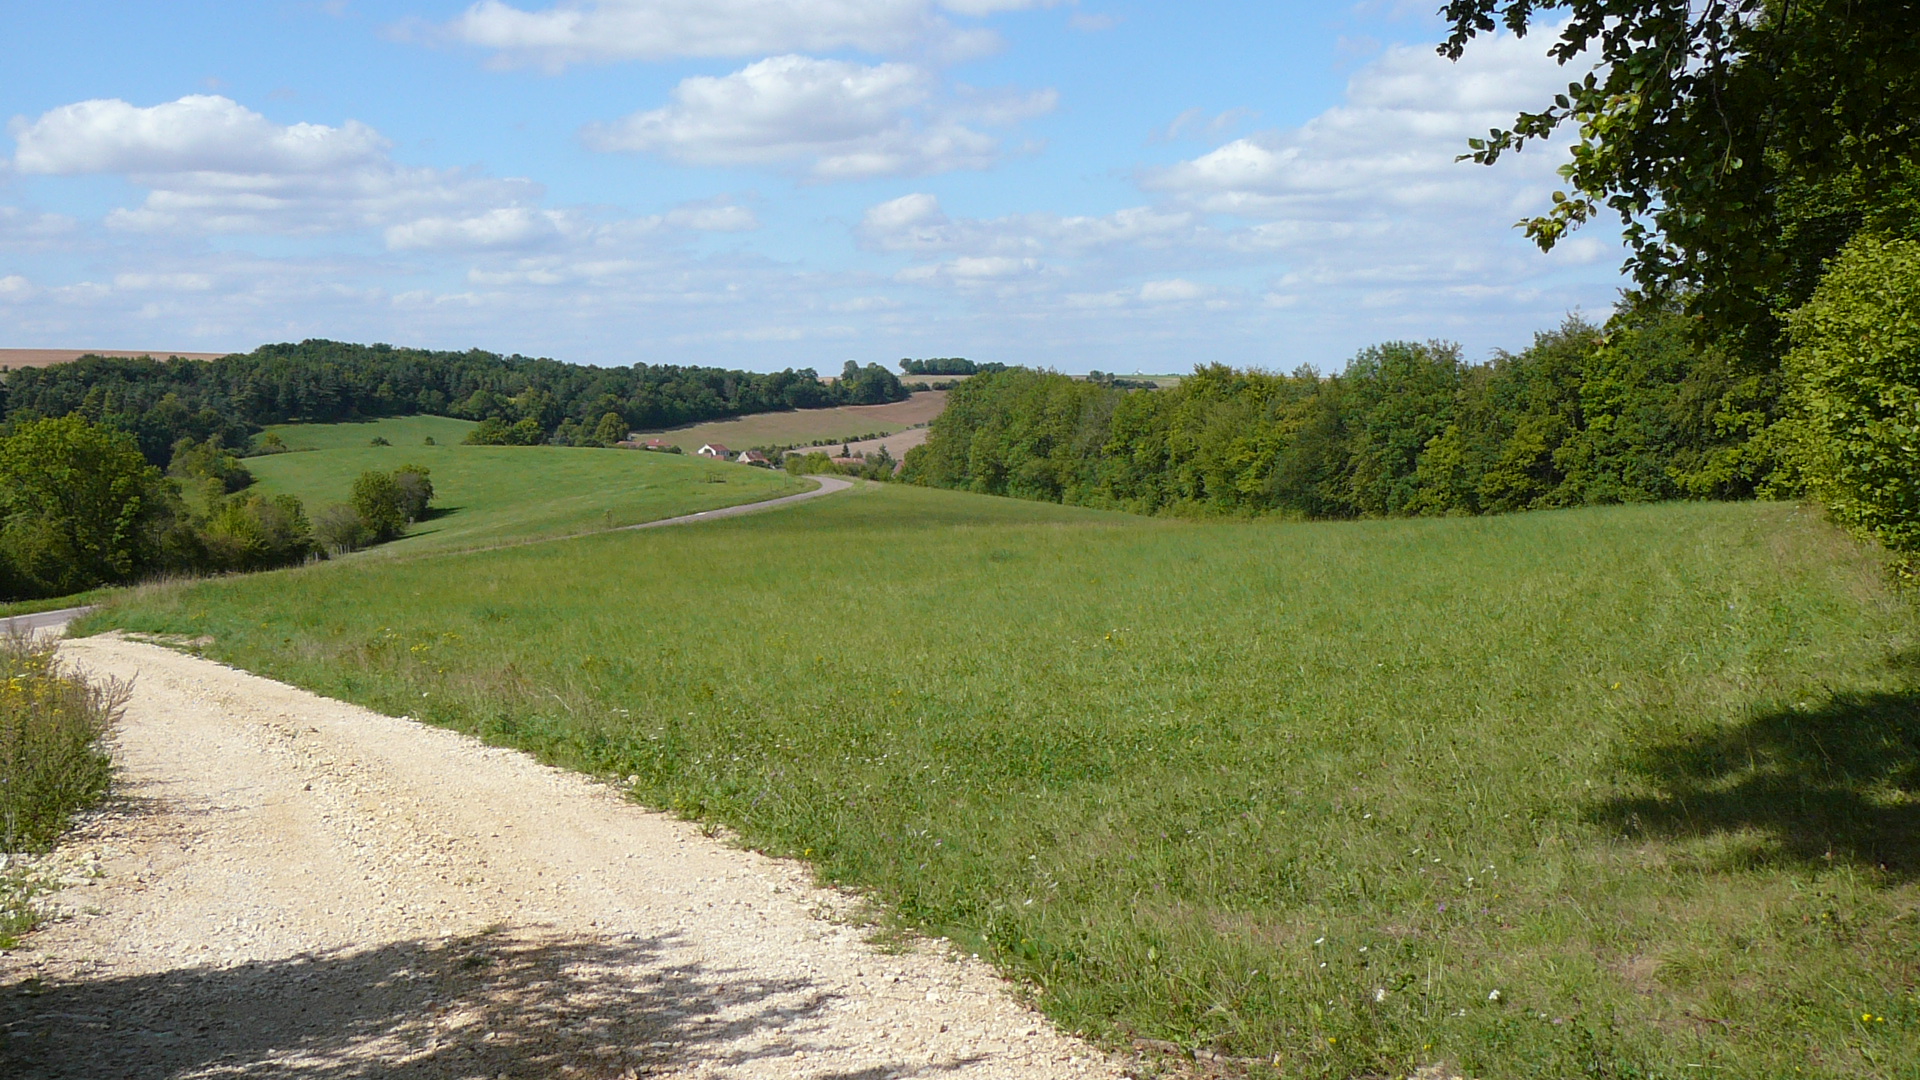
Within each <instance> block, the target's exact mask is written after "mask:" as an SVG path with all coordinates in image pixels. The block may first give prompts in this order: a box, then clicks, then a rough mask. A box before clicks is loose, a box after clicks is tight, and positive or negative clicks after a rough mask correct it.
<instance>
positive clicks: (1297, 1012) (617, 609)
mask: <svg viewBox="0 0 1920 1080" xmlns="http://www.w3.org/2000/svg"><path fill="white" fill-rule="evenodd" d="M396 453H405V452H404V451H396ZM290 456H292V455H290ZM436 468H437V467H436ZM437 475H438V473H437V472H436V476H437ZM821 551H833V552H835V553H837V554H836V556H835V557H833V558H822V557H819V556H817V555H803V554H799V553H812V552H821ZM926 567H936V568H938V569H915V568H926ZM1883 581H1884V576H1883V574H1882V572H1881V568H1880V566H1879V564H1878V563H1877V562H1876V560H1875V558H1874V557H1872V556H1871V555H1870V554H1869V553H1867V552H1865V551H1863V550H1862V549H1860V548H1859V547H1857V546H1856V545H1854V544H1853V543H1852V542H1851V541H1849V540H1847V539H1845V538H1844V537H1842V536H1841V535H1839V534H1838V533H1836V532H1835V531H1834V530H1833V529H1831V528H1830V527H1828V526H1827V525H1825V524H1823V523H1822V522H1821V521H1820V520H1819V519H1818V517H1817V516H1816V515H1814V514H1812V513H1810V512H1808V511H1806V510H1803V509H1802V508H1799V507H1796V506H1792V505H1784V504H1724V503H1723V504H1685V505H1656V506H1630V507H1615V508H1606V509H1593V510H1578V511H1564V512H1542V513H1533V514H1525V515H1511V516H1501V517H1486V518H1474V519H1437V520H1411V521H1407V520H1402V521H1385V522H1359V523H1344V524H1285V523H1272V522H1230V521H1210V522H1189V521H1176V520H1159V519H1156V520H1144V519H1138V518H1130V517H1124V516H1120V515H1112V514H1103V513H1098V512H1094V511H1087V510H1079V509H1074V508H1069V507H1061V506H1056V505H1048V504H1039V503H1023V502H1016V501H1012V500H1001V499H993V498H988V497H982V496H973V495H966V494H960V493H955V492H943V491H930V490H924V489H913V488H903V487H900V486H898V485H885V486H866V487H863V488H861V489H859V490H857V491H856V492H854V493H851V494H848V495H843V496H836V497H834V498H829V499H822V500H819V501H816V502H812V503H808V504H805V505H803V506H799V507H795V508H793V509H790V510H787V511H783V512H781V513H779V514H773V515H762V516H758V517H754V518H751V519H746V520H738V521H726V522H718V523H713V524H709V525H699V526H692V527H688V528H682V529H675V530H663V531H659V532H650V533H623V534H610V535H601V536H591V537H583V538H580V539H577V540H573V541H570V542H567V543H561V544H549V545H541V546H537V547H523V548H515V549H508V550H501V551H493V552H486V553H481V554H469V555H462V556H444V557H428V558H420V559H410V560H404V561H398V560H396V561H378V560H373V561H349V562H342V563H334V564H321V565H315V566H310V567H306V568H301V569H298V570H292V571H283V572H277V573H273V574H265V575H258V576H253V577H243V578H232V579H222V580H215V581H206V582H200V583H195V584H185V585H177V586H166V587H156V588H149V589H146V590H142V591H138V592H136V593H133V594H130V595H127V596H124V597H122V598H118V599H115V600H113V601H112V602H111V603H110V604H109V605H108V607H107V608H106V609H105V610H104V612H103V613H102V614H101V615H99V616H97V617H95V618H94V619H92V620H91V621H90V622H89V623H88V624H87V627H86V628H87V629H89V630H103V629H107V628H110V627H119V628H125V629H128V630H134V631H142V632H147V633H156V634H179V635H188V636H196V637H197V636H199V635H207V636H208V637H210V639H211V642H212V643H211V644H210V645H208V646H206V652H207V653H208V654H209V655H211V656H214V657H216V658H218V659H220V660H222V661H225V662H228V663H232V664H235V665H238V666H240V667H243V668H246V669H248V670H251V671H257V672H261V673H264V674H267V675H271V676H273V677H276V678H281V679H285V680H288V681H291V682H294V683H297V684H299V685H302V686H306V687H309V688H312V689H314V690H316V691H319V692H321V693H325V694H329V695H333V696H336V697H341V698H345V699H348V700H352V701H357V702H361V703H364V704H367V705H370V706H372V707H374V708H378V709H381V710H384V711H387V712H390V713H394V714H402V715H410V716H415V717H419V718H421V719H424V720H426V721H429V722H431V723H435V724H441V725H445V726H448V727H451V728H456V729H459V730H463V731H469V732H473V733H476V734H478V735H480V736H482V737H484V738H486V739H488V740H490V741H492V742H495V743H500V744H506V745H513V746H519V747H524V748H526V749H529V750H531V751H533V752H535V753H537V754H539V755H540V756H541V757H543V758H544V759H546V760H548V761H552V762H555V763H559V764H562V765H566V766H570V767H573V768H577V769H581V770H585V771H588V772H591V773H595V774H598V775H602V776H606V777H610V778H619V780H620V781H621V782H622V783H626V784H629V785H630V790H631V792H632V795H633V797H634V798H636V799H638V800H640V801H642V802H645V803H647V804H650V805H654V806H660V807H666V808H670V809H672V810H674V811H676V812H679V813H681V814H684V815H687V816H690V817H694V818H698V819H701V820H704V821H711V822H715V823H720V824H725V825H727V826H731V827H732V828H733V829H735V830H737V831H738V833H739V835H740V837H741V838H742V840H743V842H745V843H747V844H749V845H752V846H754V847H756V848H760V849H764V850H767V851H770V852H774V853H777V854H780V855H787V856H792V857H796V858H802V859H806V860H809V861H811V862H812V863H814V864H815V866H816V867H817V869H818V872H819V873H820V875H821V876H822V877H823V878H824V879H826V880H828V881H832V882H837V883H841V884H843V885H846V886H849V887H852V888H856V889H860V890H863V891H865V892H867V893H868V894H869V895H871V896H872V897H873V898H874V899H875V900H876V901H878V902H879V904H878V910H879V911H881V912H882V913H883V914H882V915H881V916H880V917H881V918H882V919H884V920H886V921H887V922H888V923H889V924H891V925H895V926H898V927H913V928H919V929H922V930H926V931H930V932H933V933H936V934H942V935H945V936H947V937H949V938H950V939H951V940H953V941H954V942H955V943H957V944H958V945H959V947H961V948H962V949H965V950H968V951H971V952H978V953H980V954H981V955H983V956H986V957H989V958H991V959H993V960H994V961H995V962H996V963H998V964H999V965H1000V966H1001V967H1002V968H1003V970H1005V971H1006V972H1007V973H1008V974H1009V975H1010V976H1012V977H1013V978H1015V979H1017V980H1019V981H1020V982H1021V983H1022V985H1024V986H1025V987H1026V988H1027V991H1028V992H1029V993H1030V994H1031V996H1032V998H1033V1000H1034V1001H1035V1002H1036V1003H1037V1004H1038V1005H1039V1006H1040V1007H1041V1008H1043V1009H1045V1010H1046V1012H1047V1013H1048V1014H1049V1015H1050V1016H1051V1017H1053V1018H1054V1020H1056V1021H1057V1022H1058V1023H1059V1024H1061V1025H1062V1026H1063V1027H1065V1028H1067V1029H1069V1030H1083V1031H1086V1032H1087V1033H1089V1034H1090V1035H1092V1036H1093V1037H1095V1038H1096V1039H1098V1040H1101V1041H1102V1042H1104V1043H1106V1044H1108V1045H1113V1046H1118V1047H1127V1046H1128V1045H1130V1043H1131V1041H1132V1040H1134V1039H1153V1040H1166V1041H1170V1042H1175V1043H1178V1044H1180V1045H1182V1046H1184V1047H1189V1048H1199V1049H1205V1050H1208V1051H1212V1052H1215V1053H1217V1054H1220V1055H1224V1056H1225V1058H1227V1059H1231V1060H1230V1061H1228V1062H1227V1063H1226V1065H1225V1066H1223V1067H1226V1068H1228V1069H1229V1070H1230V1071H1232V1072H1235V1073H1240V1074H1246V1075H1252V1076H1275V1075H1284V1076H1288V1077H1298V1076H1311V1077H1329V1078H1332V1077H1362V1076H1401V1075H1407V1074H1409V1073H1411V1072H1413V1071H1414V1070H1416V1069H1419V1068H1423V1067H1430V1066H1436V1065H1446V1066H1450V1067H1452V1068H1454V1069H1457V1070H1459V1072H1460V1073H1461V1074H1463V1075H1468V1076H1474V1077H1481V1078H1487V1080H1494V1078H1513V1080H1519V1078H1529V1080H1532V1078H1544V1077H1695V1076H1700V1075H1727V1076H1743V1077H1761V1076H1766V1077H1777V1076H1796V1077H1798V1076H1805V1077H1834V1078H1838V1077H1888V1078H1891V1077H1914V1076H1920V998H1917V997H1916V990H1917V989H1920V844H1917V843H1916V840H1917V839H1920V832H1917V827H1920V810H1917V808H1920V618H1916V614H1915V609H1914V607H1913V606H1912V604H1911V603H1910V602H1909V601H1908V600H1906V599H1904V598H1902V597H1899V596H1896V595H1894V594H1892V593H1890V592H1889V591H1888V590H1887V589H1886V587H1884V585H1883Z"/></svg>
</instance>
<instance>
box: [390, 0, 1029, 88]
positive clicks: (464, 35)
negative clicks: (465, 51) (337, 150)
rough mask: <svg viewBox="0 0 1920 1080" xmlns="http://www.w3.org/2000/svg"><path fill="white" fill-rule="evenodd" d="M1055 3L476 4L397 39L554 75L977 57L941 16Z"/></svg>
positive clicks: (985, 37) (617, 0) (744, 0)
mask: <svg viewBox="0 0 1920 1080" xmlns="http://www.w3.org/2000/svg"><path fill="white" fill-rule="evenodd" d="M1058 2H1059V0H943V2H939V3H935V2H932V0H574V2H566V3H560V4H557V5H554V6H552V7H546V8H539V9H534V10H528V9H524V8H518V7H514V6H513V5H511V4H506V3H502V2H501V0H481V2H480V3H477V4H474V5H473V6H472V7H470V8H468V9H467V10H466V11H465V12H464V13H463V14H461V15H460V16H459V17H458V18H456V19H454V20H453V21H452V22H450V23H447V24H445V25H444V26H441V27H438V28H431V29H425V30H422V29H421V28H418V27H413V28H403V30H402V34H403V36H413V37H421V36H425V37H433V38H440V39H444V40H449V41H454V42H458V43H460V44H465V45H471V46H475V47H478V48H481V49H486V50H489V51H491V52H492V53H493V59H494V63H495V64H496V66H500V67H525V66H530V67H539V68H544V69H546V70H549V71H558V70H560V69H563V68H565V67H567V66H569V65H573V64H587V63H608V62H613V61H621V60H666V59H670V58H674V57H745V56H765V55H768V54H770V53H787V52H832V51H837V50H841V49H855V50H859V51H861V52H867V53H873V54H890V53H900V52H905V51H908V50H915V49H921V50H932V51H935V52H937V53H941V54H946V55H953V56H959V55H968V54H977V53H980V52H984V51H987V50H990V49H992V48H994V47H995V46H996V45H997V44H998V41H999V39H998V37H997V36H996V35H994V34H993V33H992V32H991V31H988V30H985V29H982V28H979V27H964V26H955V25H953V24H952V23H951V22H950V21H949V20H947V19H945V18H943V17H942V15H941V13H942V11H945V12H951V13H954V14H958V15H962V16H968V17H974V18H979V17H984V16H988V15H994V14H998V13H1001V12H1007V11H1018V10H1022V9H1027V8H1037V7H1051V6H1053V5H1054V4H1055V3H1058Z"/></svg>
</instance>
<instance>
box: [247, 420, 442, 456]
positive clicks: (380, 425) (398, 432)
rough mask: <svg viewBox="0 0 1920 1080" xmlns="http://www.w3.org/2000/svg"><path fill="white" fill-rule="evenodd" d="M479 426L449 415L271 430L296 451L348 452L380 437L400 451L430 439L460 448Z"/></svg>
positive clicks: (286, 426)
mask: <svg viewBox="0 0 1920 1080" xmlns="http://www.w3.org/2000/svg"><path fill="white" fill-rule="evenodd" d="M479 426H480V425H479V424H476V423H474V422H473V421H471V420H455V419H453V418H452V417H448V416H395V417H389V418H388V419H385V420H364V421H361V422H359V423H353V424H276V425H274V426H273V427H269V428H267V431H269V432H272V433H273V434H275V435H278V436H280V438H281V441H283V442H285V443H286V444H287V446H288V448H290V449H293V450H346V449H350V448H357V447H364V446H367V445H368V444H369V443H371V442H372V441H373V440H374V438H375V437H376V436H377V437H379V438H383V439H385V440H387V441H388V442H390V443H392V444H393V445H394V446H395V447H400V448H405V447H409V446H419V445H421V444H422V442H424V441H425V440H426V439H428V438H432V439H433V441H434V442H436V443H440V444H442V445H458V444H459V442H460V440H461V439H464V438H466V437H467V432H469V431H472V430H473V429H474V428H477V427H479Z"/></svg>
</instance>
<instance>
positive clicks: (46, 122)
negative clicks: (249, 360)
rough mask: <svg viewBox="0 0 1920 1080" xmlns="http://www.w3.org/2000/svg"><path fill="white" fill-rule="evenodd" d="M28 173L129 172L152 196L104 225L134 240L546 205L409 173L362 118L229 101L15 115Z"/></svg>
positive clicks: (514, 190) (516, 185)
mask: <svg viewBox="0 0 1920 1080" xmlns="http://www.w3.org/2000/svg"><path fill="white" fill-rule="evenodd" d="M9 130H10V131H11V132H12V134H13V137H14V139H15V142H16V144H17V151H16V153H15V156H14V165H15V167H16V168H18V169H19V170H20V171H21V172H23V173H38V174H51V175H62V176H72V175H80V174H89V173H93V174H113V175H124V176H126V177H128V178H129V179H131V180H132V181H133V182H134V183H136V184H139V185H141V186H143V187H146V188H148V189H150V190H149V192H148V195H147V197H146V199H145V201H144V202H143V203H142V205H140V206H139V207H136V208H123V209H119V210H115V211H114V212H113V213H111V214H110V215H108V217H107V221H106V223H107V225H108V226H110V227H112V228H116V229H124V230H129V231H135V232H182V233H196V234H205V233H320V232H332V231H339V230H347V229H365V228H378V227H381V226H384V225H386V224H388V223H391V222H395V221H397V220H401V219H406V218H409V217H420V216H425V215H429V214H435V213H441V214H444V213H448V212H451V211H468V212H477V211H479V210H481V209H482V208H486V207H500V206H503V205H515V204H519V203H523V202H526V201H530V200H534V199H537V198H538V197H539V194H540V189H539V187H538V186H537V185H535V184H533V183H531V182H529V181H525V180H499V179H493V178H489V177H485V176H482V175H478V174H476V173H473V172H470V171H467V170H460V169H426V168H410V167H407V166H403V165H400V164H398V163H396V162H395V161H393V159H392V158H391V157H390V156H389V154H388V145H389V144H388V143H387V141H386V140H385V139H384V138H382V137H381V136H380V134H379V133H378V132H376V131H374V130H373V129H372V128H370V127H367V126H366V125H364V124H361V123H358V122H356V121H348V122H347V123H345V124H343V125H341V126H340V127H330V126H327V125H325V124H292V125H282V124H276V123H274V122H273V121H271V120H268V119H267V118H266V117H264V116H261V115H260V114H259V113H256V112H254V111H252V110H251V109H248V108H246V107H244V106H242V105H240V104H238V103H236V102H234V101H231V100H229V99H227V98H224V97H217V96H209V95H204V94H195V95H190V96H188V97H184V98H181V99H179V100H178V101H172V102H167V103H165V104H161V105H154V106H150V107H146V108H141V107H138V106H134V105H130V104H128V103H127V102H124V101H118V100H98V101H83V102H79V103H76V104H73V105H64V106H61V107H60V108H57V109H54V110H52V111H50V112H48V113H46V114H44V115H42V116H41V117H39V118H38V119H37V120H31V121H30V120H27V119H25V118H24V117H23V118H16V119H15V120H14V121H13V122H12V124H11V125H9Z"/></svg>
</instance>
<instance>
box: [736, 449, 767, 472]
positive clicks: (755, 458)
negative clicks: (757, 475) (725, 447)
mask: <svg viewBox="0 0 1920 1080" xmlns="http://www.w3.org/2000/svg"><path fill="white" fill-rule="evenodd" d="M734 460H735V461H738V462H739V463H740V464H742V465H758V466H760V467H761V468H763V469H771V468H773V462H771V461H768V460H767V455H765V454H763V453H761V452H760V451H758V450H747V451H743V452H742V453H741V455H740V456H739V457H737V458H734Z"/></svg>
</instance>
